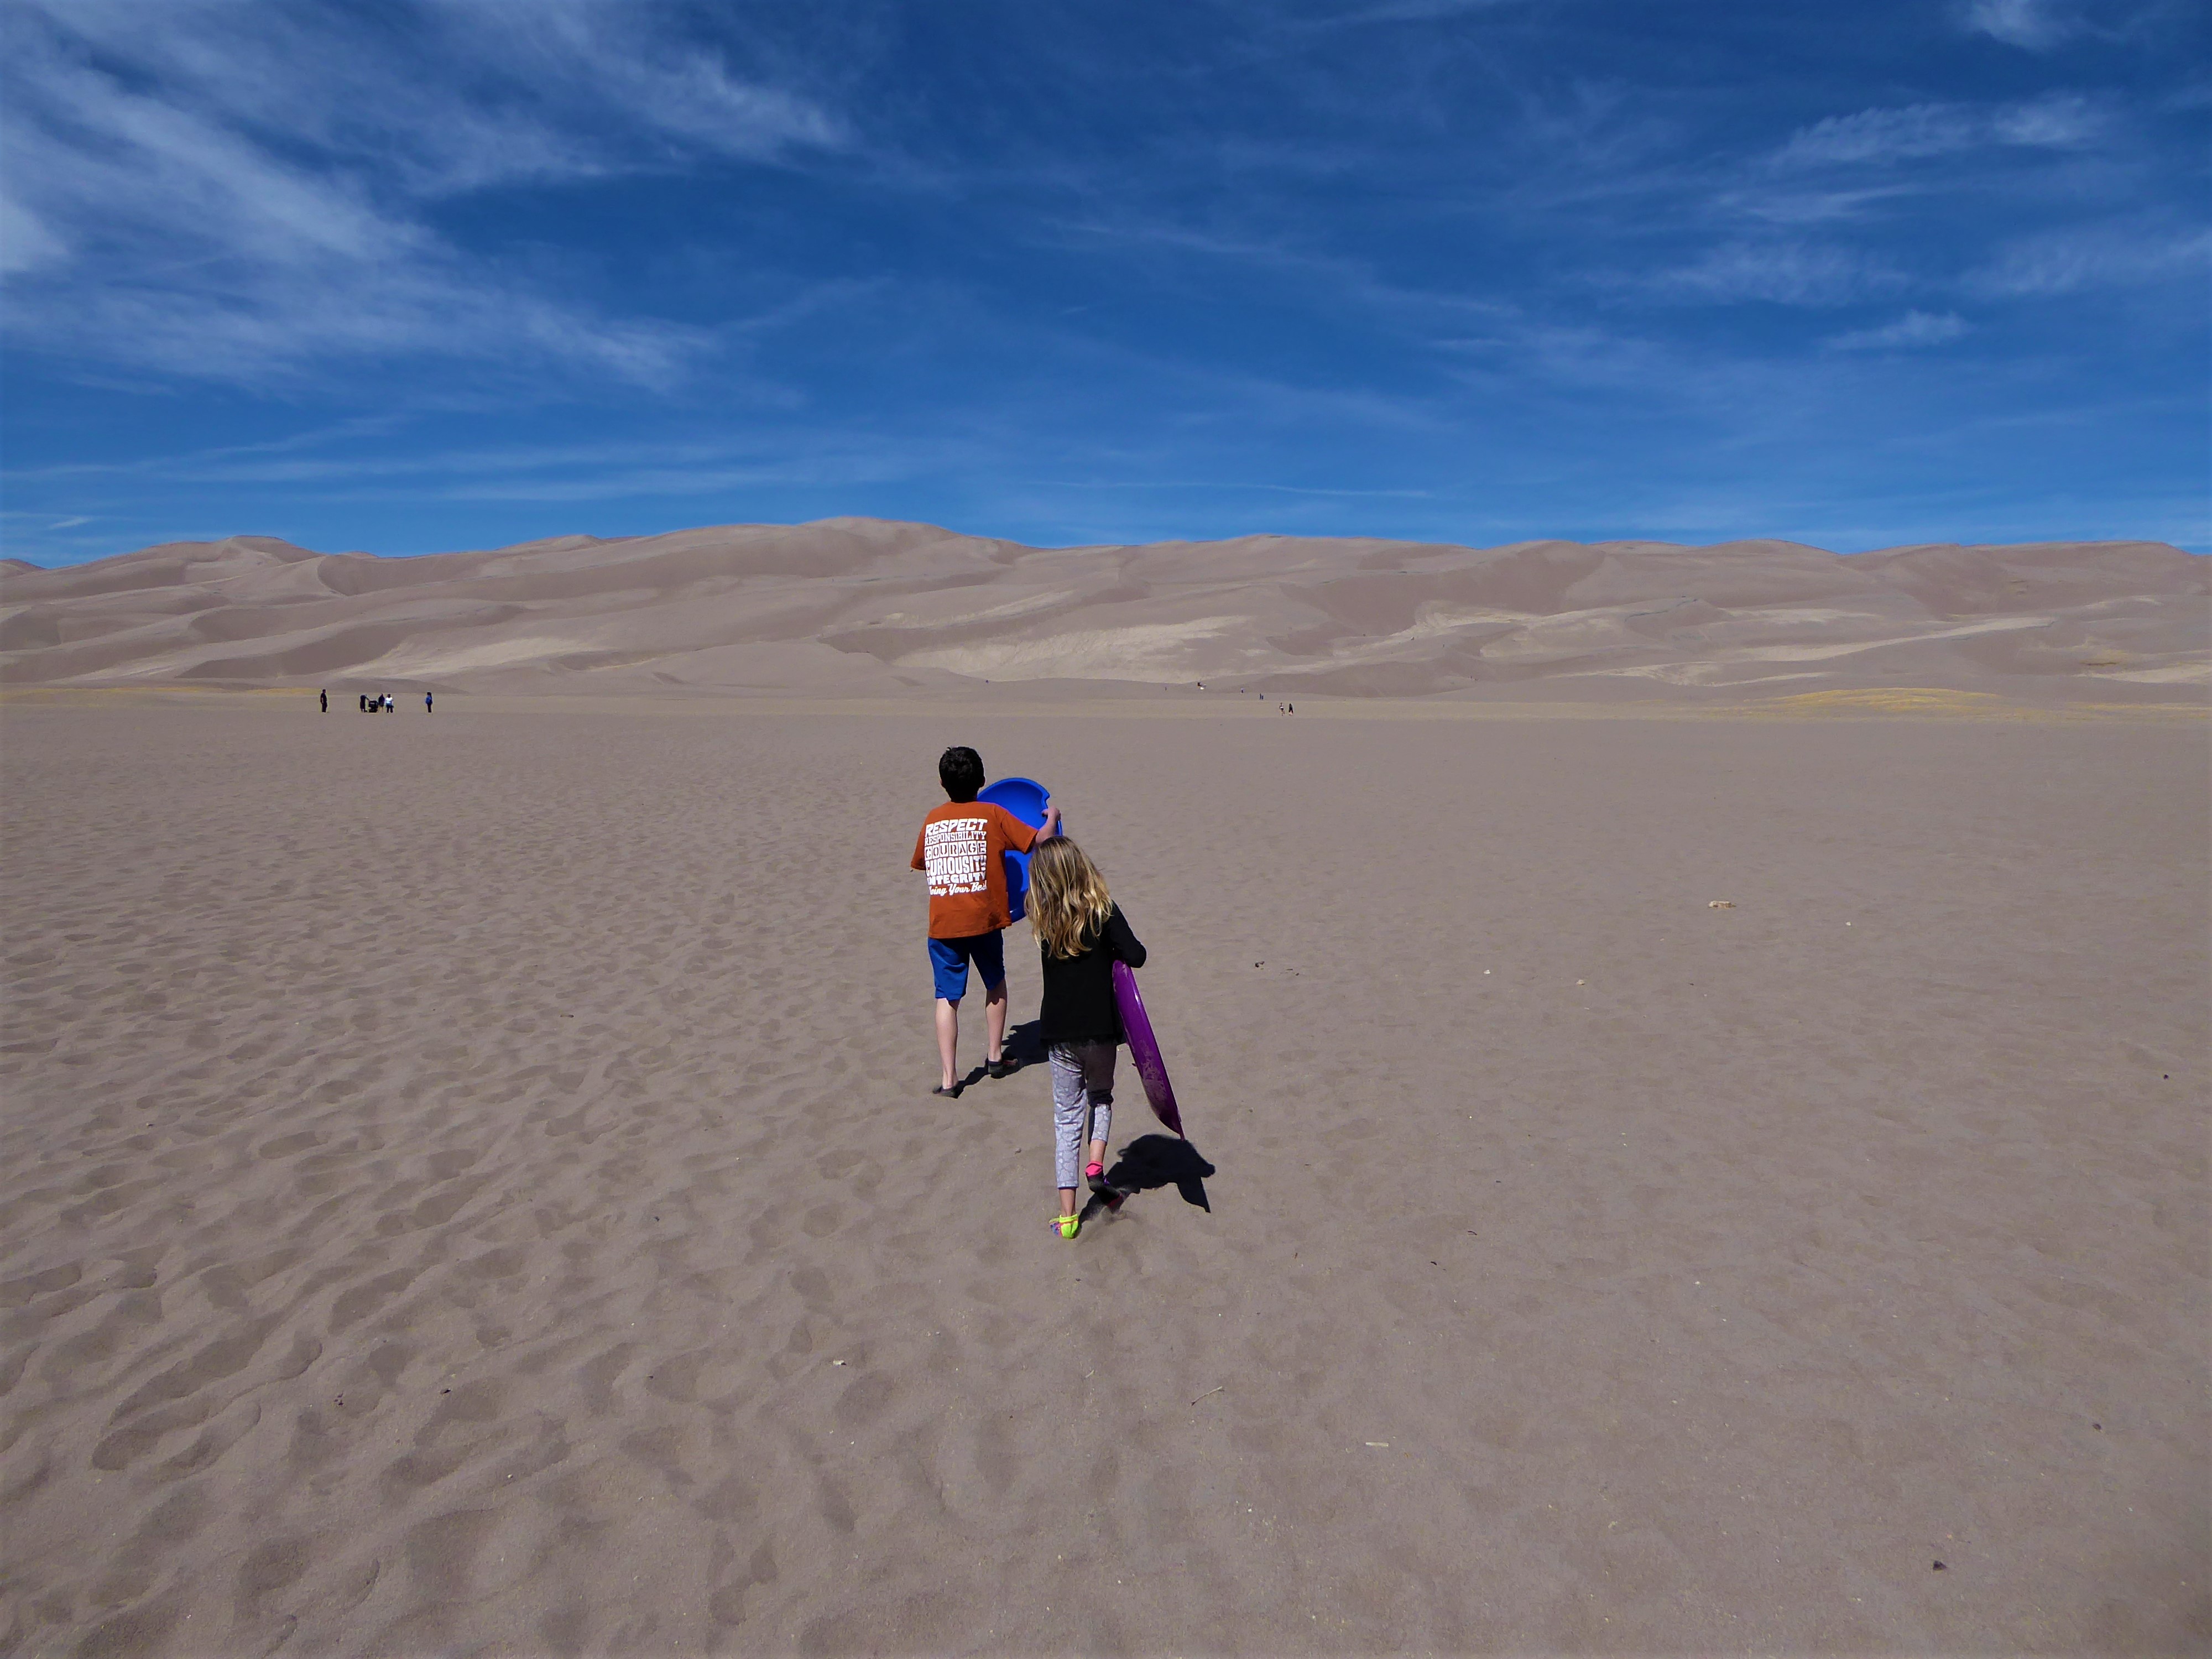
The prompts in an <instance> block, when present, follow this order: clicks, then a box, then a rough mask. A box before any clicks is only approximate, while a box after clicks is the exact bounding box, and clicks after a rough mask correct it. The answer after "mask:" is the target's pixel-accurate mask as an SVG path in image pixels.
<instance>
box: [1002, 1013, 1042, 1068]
mask: <svg viewBox="0 0 2212 1659" xmlns="http://www.w3.org/2000/svg"><path fill="white" fill-rule="evenodd" d="M999 1052H1000V1054H1004V1055H1005V1056H1006V1058H1007V1059H1008V1060H1012V1061H1013V1062H1014V1064H1015V1065H1016V1066H1021V1067H1023V1068H1024V1069H1026V1068H1028V1067H1029V1066H1042V1065H1043V1064H1044V1063H1045V1060H1046V1059H1047V1057H1048V1056H1047V1055H1046V1054H1045V1048H1044V1022H1043V1021H1042V1020H1041V1019H1025V1020H1024V1021H1023V1022H1022V1023H1021V1024H1018V1025H1014V1026H1010V1027H1008V1028H1007V1030H1006V1042H1004V1043H1003V1044H1001V1045H1000V1049H999Z"/></svg>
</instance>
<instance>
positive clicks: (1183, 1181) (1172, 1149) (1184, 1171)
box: [1083, 1134, 1217, 1225]
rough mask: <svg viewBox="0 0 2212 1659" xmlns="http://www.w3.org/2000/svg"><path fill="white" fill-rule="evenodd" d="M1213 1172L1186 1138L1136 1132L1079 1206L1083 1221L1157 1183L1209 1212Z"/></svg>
mask: <svg viewBox="0 0 2212 1659" xmlns="http://www.w3.org/2000/svg"><path fill="white" fill-rule="evenodd" d="M1215 1173H1217V1171H1216V1170H1215V1169H1214V1167H1213V1165H1212V1164H1208V1163H1207V1162H1206V1159H1205V1158H1201V1157H1200V1155H1199V1151H1198V1148H1197V1147H1195V1146H1192V1145H1191V1144H1190V1142H1188V1140H1182V1139H1177V1138H1176V1136H1174V1135H1157V1134H1155V1135H1139V1136H1138V1137H1137V1138H1136V1139H1134V1140H1133V1141H1131V1142H1130V1143H1129V1144H1128V1145H1127V1146H1124V1147H1123V1148H1122V1149H1121V1157H1119V1158H1116V1159H1115V1160H1114V1167H1113V1168H1112V1169H1110V1170H1107V1171H1106V1174H1105V1176H1104V1178H1103V1179H1102V1180H1101V1181H1100V1182H1099V1183H1098V1185H1097V1186H1096V1187H1094V1188H1092V1189H1091V1201H1090V1202H1089V1203H1087V1204H1085V1206H1083V1220H1084V1224H1085V1225H1089V1224H1090V1223H1091V1222H1093V1221H1096V1220H1097V1218H1098V1217H1099V1215H1100V1213H1101V1212H1105V1211H1118V1210H1119V1209H1120V1208H1121V1206H1122V1203H1123V1202H1124V1200H1127V1199H1128V1198H1129V1197H1130V1196H1132V1195H1133V1194H1137V1193H1142V1192H1150V1191H1151V1190H1152V1189H1153V1188H1158V1187H1172V1188H1175V1189H1176V1191H1177V1192H1179V1193H1181V1194H1182V1201H1183V1202H1184V1203H1186V1204H1195V1205H1196V1206H1198V1207H1199V1208H1200V1209H1201V1210H1204V1211H1206V1212H1207V1213H1208V1214H1209V1215H1210V1214H1212V1211H1213V1206H1212V1205H1211V1204H1209V1203H1208V1202H1206V1177H1208V1176H1212V1175H1213V1174H1215Z"/></svg>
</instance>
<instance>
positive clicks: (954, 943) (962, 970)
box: [929, 933, 1006, 1002]
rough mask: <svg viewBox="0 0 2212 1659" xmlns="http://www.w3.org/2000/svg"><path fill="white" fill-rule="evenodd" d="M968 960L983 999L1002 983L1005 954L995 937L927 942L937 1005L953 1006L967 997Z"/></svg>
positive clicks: (995, 934) (979, 936)
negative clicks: (980, 987) (981, 985)
mask: <svg viewBox="0 0 2212 1659" xmlns="http://www.w3.org/2000/svg"><path fill="white" fill-rule="evenodd" d="M971 957H972V958H973V959H974V961H975V972H976V974H977V975H979V976H980V977H981V979H982V981H983V991H984V994H986V995H988V994H990V993H991V992H993V991H995V990H997V989H998V988H999V987H1000V986H1001V985H1004V984H1005V983H1006V951H1004V949H1003V948H1002V947H1001V945H1000V936H999V935H998V934H997V933H971V934H969V936H968V937H967V938H966V939H932V940H930V941H929V970H930V973H931V974H932V975H933V976H934V977H935V979H936V981H937V998H938V1000H939V1001H940V1002H957V1001H959V1000H960V999H961V998H963V997H964V996H966V995H967V994H968V963H969V959H970V958H971Z"/></svg>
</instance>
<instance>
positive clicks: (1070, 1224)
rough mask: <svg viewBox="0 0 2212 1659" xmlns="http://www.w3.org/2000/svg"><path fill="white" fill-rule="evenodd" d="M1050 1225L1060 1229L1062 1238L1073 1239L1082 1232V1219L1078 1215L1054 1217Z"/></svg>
mask: <svg viewBox="0 0 2212 1659" xmlns="http://www.w3.org/2000/svg"><path fill="white" fill-rule="evenodd" d="M1052 1225H1054V1226H1055V1227H1057V1228H1059V1229H1060V1237H1062V1238H1073V1237H1075V1236H1076V1234H1078V1233H1079V1232H1081V1231H1083V1218H1082V1217H1081V1216H1079V1215H1056V1216H1054V1217H1053V1218H1052Z"/></svg>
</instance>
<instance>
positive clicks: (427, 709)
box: [422, 691, 437, 714]
mask: <svg viewBox="0 0 2212 1659" xmlns="http://www.w3.org/2000/svg"><path fill="white" fill-rule="evenodd" d="M422 712H423V713H424V714H435V713H436V712H437V710H435V708H431V706H430V694H429V693H428V691H425V692H424V693H423V694H422Z"/></svg>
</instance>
